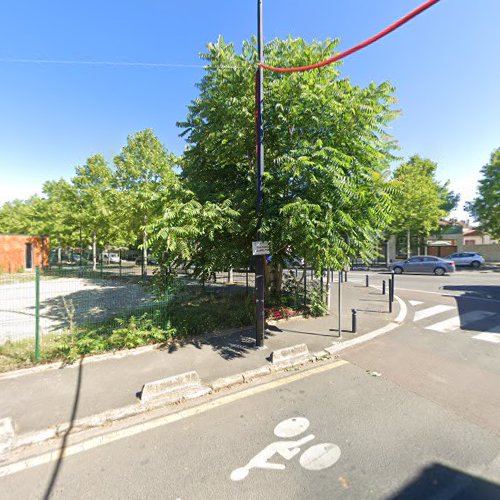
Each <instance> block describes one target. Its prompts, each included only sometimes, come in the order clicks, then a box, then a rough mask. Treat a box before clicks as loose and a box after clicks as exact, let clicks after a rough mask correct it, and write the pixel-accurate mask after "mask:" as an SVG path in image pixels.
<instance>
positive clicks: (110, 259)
mask: <svg viewBox="0 0 500 500" xmlns="http://www.w3.org/2000/svg"><path fill="white" fill-rule="evenodd" d="M102 261H103V262H107V263H108V264H119V263H120V255H119V254H117V253H109V252H103V254H102Z"/></svg>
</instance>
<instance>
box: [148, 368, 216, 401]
mask: <svg viewBox="0 0 500 500" xmlns="http://www.w3.org/2000/svg"><path fill="white" fill-rule="evenodd" d="M209 392H210V389H209V388H208V387H204V386H203V385H201V380H200V376H199V375H198V373H197V372H195V371H191V372H186V373H181V374H180V375H174V376H172V377H166V378H162V379H160V380H155V381H153V382H148V383H147V384H144V386H143V387H142V390H141V396H140V399H141V403H143V404H144V403H147V402H149V401H151V400H156V399H164V398H175V399H193V398H196V397H200V396H204V395H205V394H208V393H209Z"/></svg>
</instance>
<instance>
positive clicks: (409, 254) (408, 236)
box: [406, 229, 411, 259]
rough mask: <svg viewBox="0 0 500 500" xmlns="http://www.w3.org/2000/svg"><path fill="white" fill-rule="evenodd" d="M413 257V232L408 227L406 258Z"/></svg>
mask: <svg viewBox="0 0 500 500" xmlns="http://www.w3.org/2000/svg"><path fill="white" fill-rule="evenodd" d="M410 257H411V233H410V230H409V229H408V231H407V233H406V258H407V259H409V258H410Z"/></svg>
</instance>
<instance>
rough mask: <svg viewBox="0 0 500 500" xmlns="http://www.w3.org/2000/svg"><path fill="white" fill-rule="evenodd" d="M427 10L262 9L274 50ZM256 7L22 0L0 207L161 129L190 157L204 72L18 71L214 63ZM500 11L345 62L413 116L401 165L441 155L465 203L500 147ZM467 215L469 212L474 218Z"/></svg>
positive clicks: (308, 5)
mask: <svg viewBox="0 0 500 500" xmlns="http://www.w3.org/2000/svg"><path fill="white" fill-rule="evenodd" d="M422 2H423V0H335V1H334V0H329V1H326V0H309V1H307V2H305V1H303V0H301V1H299V0H264V31H265V38H266V39H267V40H269V39H271V38H275V37H286V36H288V35H289V34H291V35H292V36H300V37H304V38H305V39H307V40H311V39H313V38H317V39H325V38H328V37H330V38H335V37H340V38H341V44H340V49H341V50H344V49H347V48H349V47H350V46H351V45H353V44H355V43H357V42H359V41H361V40H363V39H365V38H367V37H368V36H371V35H372V34H374V33H375V32H377V31H379V30H380V29H382V28H383V27H385V26H386V25H387V24H389V23H391V22H393V21H394V20H396V19H398V18H399V17H401V16H402V15H404V14H405V13H407V12H408V11H410V10H412V9H413V8H415V7H416V6H418V5H419V4H420V3H422ZM255 15H256V0H233V1H230V0H212V1H206V0H204V1H202V0H190V1H184V2H174V1H171V0H170V1H169V0H162V1H160V0H140V1H138V0H133V1H132V0H120V1H118V0H110V1H105V2H103V1H102V0H101V1H96V0H85V1H83V0H80V1H74V2H67V1H62V0H48V1H46V2H40V1H39V0H24V1H22V2H6V4H4V5H2V15H1V17H0V174H1V175H0V203H1V202H4V201H6V200H9V199H13V198H16V197H18V198H25V197H28V196H29V195H30V194H34V193H36V192H40V189H41V186H42V184H43V182H44V181H45V180H49V179H56V178H59V177H66V178H69V177H71V175H72V174H73V169H74V166H75V165H78V164H82V163H83V162H84V161H85V159H86V158H87V157H88V156H90V155H92V154H94V153H102V154H104V156H105V157H106V158H108V159H111V158H112V157H113V156H114V155H115V154H117V153H118V152H119V151H120V149H121V147H122V146H123V145H124V143H125V141H126V137H127V135H129V134H131V133H133V132H136V131H138V130H142V129H144V128H146V127H150V128H153V129H154V130H155V132H156V134H157V135H158V136H159V138H160V139H161V141H162V142H163V143H164V144H165V145H166V146H167V147H168V148H169V149H170V150H172V151H173V152H175V153H180V152H182V150H183V147H184V144H183V141H182V139H180V138H179V137H178V134H179V129H178V128H177V127H176V125H175V124H176V122H177V121H179V120H182V119H184V117H185V115H186V106H187V105H188V104H189V102H190V100H191V99H193V98H194V97H196V95H197V89H196V87H195V83H196V82H198V81H199V80H200V79H201V77H202V74H203V70H202V69H201V68H196V67H195V68H193V67H182V68H179V67H145V66H116V65H78V64H45V63H26V62H12V61H13V60H64V61H108V62H142V63H165V64H179V65H197V64H202V62H201V61H200V60H199V58H198V54H199V52H200V51H203V50H204V47H205V45H206V43H208V42H210V41H214V40H216V38H217V36H218V35H219V34H221V35H223V37H224V38H225V40H226V41H231V42H234V43H235V44H236V46H237V47H240V46H241V42H242V40H244V39H246V38H249V37H250V36H251V35H252V34H253V33H255V24H256V20H255ZM498 19H500V2H499V1H498V0H480V1H478V2H471V1H470V0H442V1H441V2H440V3H438V4H437V5H436V6H435V7H432V8H431V9H430V10H428V11H427V12H425V13H424V14H422V15H421V16H419V17H418V18H416V19H415V20H413V21H411V22H410V24H407V25H406V26H405V27H403V28H401V29H400V30H398V31H396V32H395V33H393V34H391V35H389V36H388V37H386V38H385V39H383V40H381V41H379V42H377V43H376V44H375V45H372V46H371V47H369V48H367V49H364V50H363V51H361V52H359V53H357V54H354V55H352V56H350V57H349V58H347V59H346V60H345V62H344V65H343V69H342V72H343V75H344V76H349V77H350V78H351V79H352V81H353V82H354V83H357V84H360V85H366V84H367V83H369V82H370V81H375V82H382V81H385V80H389V81H390V82H392V83H393V84H394V85H395V86H396V96H397V98H398V99H399V107H400V108H401V109H402V110H403V115H402V117H401V118H399V119H398V120H397V121H396V122H394V124H393V126H392V129H391V131H390V132H391V133H392V134H393V135H394V136H395V137H396V139H398V141H399V143H400V146H401V148H402V150H401V155H402V156H404V157H408V156H409V155H411V154H413V153H419V154H421V155H422V156H425V157H429V158H431V159H432V160H434V161H436V162H437V163H438V165H439V173H438V175H439V178H440V179H441V180H446V179H450V180H451V186H452V188H453V189H454V190H455V191H457V192H460V193H461V194H462V198H463V200H467V199H471V198H472V197H473V195H474V191H475V188H476V182H477V179H478V177H479V169H480V168H481V166H482V165H484V164H485V163H486V162H487V161H488V158H489V155H490V153H491V152H492V150H493V149H494V148H496V147H499V146H500V92H499V91H498V85H499V82H500V65H499V64H498V57H499V56H498V50H499V48H500V30H499V29H498ZM456 215H458V216H465V214H464V213H463V211H459V212H458V213H457V214H456Z"/></svg>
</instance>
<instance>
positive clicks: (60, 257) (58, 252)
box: [57, 247, 62, 264]
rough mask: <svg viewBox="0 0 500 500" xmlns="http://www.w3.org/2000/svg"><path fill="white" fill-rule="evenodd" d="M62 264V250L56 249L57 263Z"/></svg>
mask: <svg viewBox="0 0 500 500" xmlns="http://www.w3.org/2000/svg"><path fill="white" fill-rule="evenodd" d="M61 262H62V248H61V247H57V263H58V264H61Z"/></svg>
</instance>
